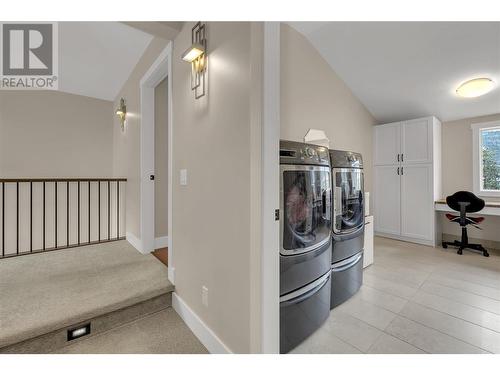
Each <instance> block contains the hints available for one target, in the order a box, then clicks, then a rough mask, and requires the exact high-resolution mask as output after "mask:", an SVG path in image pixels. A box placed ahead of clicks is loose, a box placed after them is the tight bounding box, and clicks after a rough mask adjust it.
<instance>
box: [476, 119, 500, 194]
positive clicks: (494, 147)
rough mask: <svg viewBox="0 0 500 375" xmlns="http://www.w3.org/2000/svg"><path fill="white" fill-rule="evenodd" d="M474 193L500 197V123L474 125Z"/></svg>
mask: <svg viewBox="0 0 500 375" xmlns="http://www.w3.org/2000/svg"><path fill="white" fill-rule="evenodd" d="M472 139H473V144H472V146H473V147H472V148H473V172H474V173H473V175H474V192H475V193H476V194H477V195H482V196H496V197H500V121H496V122H488V123H482V124H473V125H472Z"/></svg>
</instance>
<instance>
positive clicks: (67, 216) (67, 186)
mask: <svg viewBox="0 0 500 375" xmlns="http://www.w3.org/2000/svg"><path fill="white" fill-rule="evenodd" d="M66 247H69V181H67V182H66Z"/></svg>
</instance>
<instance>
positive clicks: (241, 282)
mask: <svg viewBox="0 0 500 375" xmlns="http://www.w3.org/2000/svg"><path fill="white" fill-rule="evenodd" d="M192 27H193V24H192V23H186V24H185V25H184V27H183V29H182V30H181V32H180V34H179V35H178V36H177V38H176V39H175V41H174V53H173V98H172V99H173V124H174V129H173V131H174V134H173V141H174V150H173V152H174V160H173V162H174V165H173V168H174V170H173V176H174V183H173V223H172V224H173V252H174V254H173V261H174V266H175V283H176V285H175V288H176V293H177V294H178V295H179V296H180V297H181V298H182V299H183V300H184V301H185V302H186V303H187V304H188V305H189V306H190V307H191V309H192V310H193V311H194V312H195V313H196V314H197V315H198V316H199V317H200V318H201V319H202V320H203V321H204V323H205V324H206V325H207V326H208V327H210V329H211V330H212V331H213V332H214V333H215V334H216V335H217V336H218V337H219V338H220V339H221V340H222V341H223V342H224V343H225V345H226V346H227V347H229V348H230V350H232V351H234V352H239V353H247V352H249V351H251V350H254V348H255V346H254V344H255V343H257V342H258V341H259V335H258V332H259V328H258V327H256V325H258V323H256V322H255V320H253V319H251V316H250V315H251V312H252V313H253V312H256V313H257V314H258V313H259V308H258V306H257V302H256V300H258V296H260V294H258V293H255V289H254V285H252V283H251V280H255V279H256V278H258V277H260V275H258V277H254V276H255V273H254V271H255V270H254V269H253V267H255V266H256V264H255V261H254V260H253V259H252V258H251V257H252V254H255V252H256V251H255V248H256V247H257V246H259V241H255V240H252V239H251V238H250V237H251V236H250V233H254V234H255V233H256V232H257V231H255V223H257V225H258V224H259V223H260V218H255V216H253V218H254V219H255V220H253V221H252V220H251V217H252V215H255V212H254V211H253V210H252V207H254V206H255V205H260V201H259V197H258V194H256V193H255V192H256V190H255V189H256V186H255V184H257V188H258V189H260V185H259V181H258V180H256V179H252V178H251V176H254V175H255V174H258V171H259V168H260V167H259V166H258V165H257V164H256V161H258V160H260V152H256V150H259V147H260V138H259V136H258V134H259V133H258V132H259V131H260V130H258V131H257V132H256V131H255V129H253V128H252V127H253V126H256V127H258V126H259V124H260V122H259V121H254V120H255V119H254V118H253V116H252V110H253V109H252V105H251V102H252V103H256V102H257V100H254V99H255V98H253V99H252V94H251V93H252V92H253V90H254V89H255V87H254V83H255V82H256V80H260V79H261V77H260V75H259V74H260V73H258V72H257V70H258V69H252V63H251V61H252V59H253V57H254V55H253V54H254V53H255V52H258V51H260V49H261V48H262V46H261V43H260V42H259V41H256V43H252V25H251V24H250V23H246V22H236V23H233V22H221V23H219V22H214V23H212V22H210V23H207V38H208V56H209V61H208V76H207V77H208V92H207V95H206V96H205V97H203V98H201V99H199V100H195V98H194V93H193V92H192V91H191V88H190V69H191V67H190V65H189V64H187V63H185V62H184V61H182V60H181V54H182V52H184V50H185V49H186V48H187V46H189V45H190V44H191V28H192ZM254 74H256V75H257V77H256V76H254ZM181 169H187V171H188V185H187V186H180V185H179V173H180V170H181ZM251 228H253V231H252V232H251ZM259 248H260V247H259ZM276 272H278V270H276ZM202 286H206V287H208V290H209V304H208V307H207V306H204V305H203V304H202V301H201V290H202ZM251 301H253V302H251ZM254 302H255V303H254ZM256 306H257V308H256ZM251 342H253V344H251Z"/></svg>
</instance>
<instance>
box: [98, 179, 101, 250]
mask: <svg viewBox="0 0 500 375" xmlns="http://www.w3.org/2000/svg"><path fill="white" fill-rule="evenodd" d="M97 186H98V189H97V190H98V197H97V228H98V231H97V238H98V242H101V181H97Z"/></svg>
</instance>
